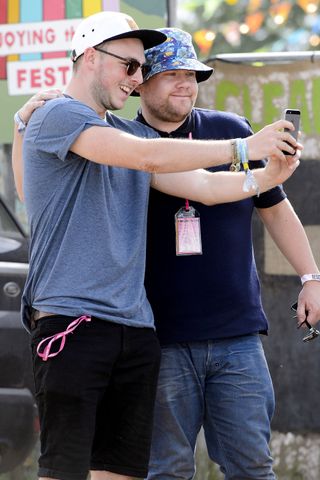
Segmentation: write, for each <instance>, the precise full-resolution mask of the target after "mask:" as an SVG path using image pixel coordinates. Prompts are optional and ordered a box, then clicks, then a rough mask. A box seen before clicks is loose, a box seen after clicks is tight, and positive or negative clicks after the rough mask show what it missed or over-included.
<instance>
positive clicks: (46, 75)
mask: <svg viewBox="0 0 320 480" xmlns="http://www.w3.org/2000/svg"><path fill="white" fill-rule="evenodd" d="M7 74H8V93H9V95H28V94H31V93H36V92H38V91H39V90H48V89H50V88H60V89H62V90H63V89H64V88H65V87H66V85H67V83H68V82H69V80H70V79H71V75H72V61H71V60H70V58H66V57H65V58H52V59H47V60H36V61H35V60H32V61H29V62H28V61H23V62H8V63H7Z"/></svg>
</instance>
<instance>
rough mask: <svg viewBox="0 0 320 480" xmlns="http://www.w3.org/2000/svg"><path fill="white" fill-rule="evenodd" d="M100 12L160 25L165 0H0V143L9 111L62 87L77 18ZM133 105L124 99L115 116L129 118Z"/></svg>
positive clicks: (7, 137) (5, 139)
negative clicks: (129, 16)
mask: <svg viewBox="0 0 320 480" xmlns="http://www.w3.org/2000/svg"><path fill="white" fill-rule="evenodd" d="M104 10H109V11H122V12H125V13H128V14H129V15H131V16H133V18H134V19H135V20H136V21H137V23H138V25H139V26H140V27H141V28H159V27H164V26H165V22H166V18H167V1H166V0H159V1H157V2H149V1H148V0H123V1H122V0H32V1H30V0H0V99H1V114H0V143H11V141H12V136H13V128H12V117H13V114H14V112H15V111H16V110H18V108H19V107H20V106H21V105H22V104H23V103H24V102H25V101H26V100H27V99H28V98H29V97H30V96H31V95H32V94H34V93H35V92H37V91H39V90H46V89H49V88H60V89H62V90H63V89H64V88H65V86H66V85H67V83H68V81H69V79H70V75H71V70H72V63H71V60H70V59H69V50H70V45H71V39H72V36H73V34H74V31H75V29H76V27H77V25H78V24H79V22H80V21H81V19H82V18H85V17H87V16H89V15H92V14H94V13H97V12H100V11H104ZM137 107H138V100H137V99H129V101H128V102H127V105H126V107H125V109H124V110H122V111H121V113H120V114H121V115H123V116H126V117H129V118H130V117H133V116H134V114H135V112H136V110H137ZM8 119H9V120H8Z"/></svg>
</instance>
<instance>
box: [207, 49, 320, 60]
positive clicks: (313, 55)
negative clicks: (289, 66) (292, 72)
mask: <svg viewBox="0 0 320 480" xmlns="http://www.w3.org/2000/svg"><path fill="white" fill-rule="evenodd" d="M213 60H220V61H222V62H230V63H257V62H262V63H285V62H287V63H290V62H294V61H297V60H309V61H310V62H311V63H314V62H316V61H319V60H320V50H315V51H310V52H309V51H306V52H269V53H225V54H220V55H215V56H214V57H210V58H208V59H207V61H208V62H209V61H213Z"/></svg>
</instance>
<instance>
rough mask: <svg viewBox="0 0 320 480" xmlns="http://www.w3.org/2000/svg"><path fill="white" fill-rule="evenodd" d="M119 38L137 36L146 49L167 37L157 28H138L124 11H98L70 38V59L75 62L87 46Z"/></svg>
mask: <svg viewBox="0 0 320 480" xmlns="http://www.w3.org/2000/svg"><path fill="white" fill-rule="evenodd" d="M120 38H139V39H140V40H141V41H142V43H143V46H144V49H145V50H146V49H148V48H151V47H154V46H155V45H159V43H162V42H164V41H165V40H166V38H167V37H166V35H164V34H163V33H161V32H159V31H157V30H147V29H146V30H140V29H139V27H138V25H137V24H136V22H135V21H134V20H133V18H132V17H130V15H127V14H125V13H120V12H99V13H96V14H94V15H91V16H90V17H87V18H85V19H84V20H83V21H82V22H81V23H80V24H79V25H78V27H77V29H76V31H75V34H74V36H73V38H72V43H71V59H72V61H73V62H75V61H76V60H77V58H78V57H79V56H80V55H82V54H83V53H84V51H85V50H86V49H87V48H88V47H95V46H96V45H99V44H100V43H103V42H106V41H107V40H117V39H120Z"/></svg>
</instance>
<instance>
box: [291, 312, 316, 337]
mask: <svg viewBox="0 0 320 480" xmlns="http://www.w3.org/2000/svg"><path fill="white" fill-rule="evenodd" d="M290 308H291V310H292V311H293V312H296V311H297V308H298V302H295V303H294V304H293V305H291V307H290ZM293 318H296V315H295V316H294V317H293ZM304 323H305V324H306V325H307V327H308V328H309V333H308V335H306V336H305V337H303V339H302V341H303V342H310V341H311V340H313V339H314V338H317V337H318V336H319V335H320V332H319V330H317V329H316V328H314V327H312V326H311V325H310V323H309V322H308V320H305V321H304V322H302V323H300V325H299V326H298V328H300V327H301V326H302V325H303V324H304Z"/></svg>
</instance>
